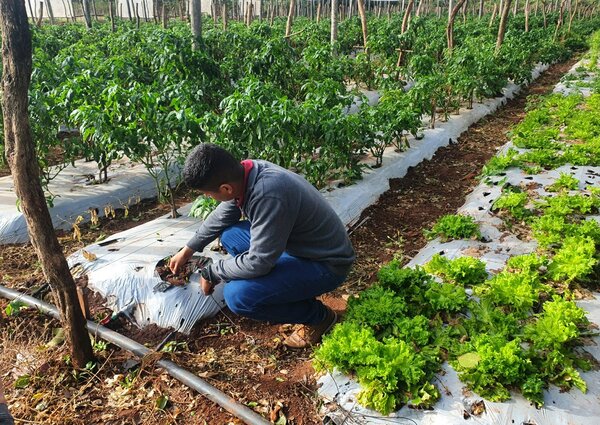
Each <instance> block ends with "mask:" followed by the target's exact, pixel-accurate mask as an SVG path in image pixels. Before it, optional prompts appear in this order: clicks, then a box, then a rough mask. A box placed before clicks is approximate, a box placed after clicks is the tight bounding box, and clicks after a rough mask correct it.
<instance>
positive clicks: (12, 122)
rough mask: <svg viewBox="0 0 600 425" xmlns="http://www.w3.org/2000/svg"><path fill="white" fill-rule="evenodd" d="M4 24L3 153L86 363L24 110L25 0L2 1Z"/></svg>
mask: <svg viewBox="0 0 600 425" xmlns="http://www.w3.org/2000/svg"><path fill="white" fill-rule="evenodd" d="M0 27H1V29H2V31H1V32H2V63H3V78H2V109H3V111H4V142H5V149H6V158H7V160H8V163H9V165H10V169H11V171H12V175H13V180H14V186H15V192H16V194H17V197H18V199H19V200H20V201H21V210H22V211H23V215H24V216H25V221H26V222H27V228H28V232H29V236H30V238H31V243H32V245H33V247H34V249H35V251H36V253H37V255H38V258H39V259H40V263H41V265H42V270H43V271H44V275H45V277H46V279H47V280H48V283H49V284H50V287H51V288H52V292H53V294H54V297H55V300H56V304H57V307H58V311H59V312H60V319H61V324H62V327H63V329H64V331H65V336H66V340H67V341H68V343H69V346H70V349H71V360H72V362H73V365H74V366H75V367H77V368H84V367H85V366H86V364H87V363H88V362H90V361H93V360H94V353H93V351H92V346H91V344H90V337H89V334H88V332H87V329H86V327H85V323H86V322H85V320H84V318H83V314H82V312H81V307H80V306H79V302H78V299H77V292H76V290H75V282H73V277H72V276H71V273H70V272H69V267H68V265H67V261H66V260H65V257H64V255H63V253H62V247H61V246H60V245H59V243H58V239H57V238H56V234H55V233H54V226H53V225H52V219H51V218H50V213H49V212H48V206H47V204H46V198H45V197H44V192H43V190H42V186H41V184H40V176H39V172H40V169H39V166H38V162H37V158H36V153H35V146H34V143H33V139H32V135H31V127H30V125H29V115H28V90H29V83H30V79H31V62H32V59H31V49H32V48H31V33H30V31H29V24H28V22H27V14H26V12H25V2H24V1H23V0H20V1H2V2H0Z"/></svg>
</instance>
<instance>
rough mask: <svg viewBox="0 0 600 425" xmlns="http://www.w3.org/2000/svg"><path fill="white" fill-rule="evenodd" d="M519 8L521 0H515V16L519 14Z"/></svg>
mask: <svg viewBox="0 0 600 425" xmlns="http://www.w3.org/2000/svg"><path fill="white" fill-rule="evenodd" d="M518 9H519V0H515V3H514V8H513V16H517V11H518Z"/></svg>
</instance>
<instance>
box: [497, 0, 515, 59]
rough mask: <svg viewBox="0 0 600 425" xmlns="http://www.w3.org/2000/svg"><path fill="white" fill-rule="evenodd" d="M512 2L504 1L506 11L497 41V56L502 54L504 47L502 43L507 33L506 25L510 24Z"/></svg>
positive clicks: (501, 21) (501, 18)
mask: <svg viewBox="0 0 600 425" xmlns="http://www.w3.org/2000/svg"><path fill="white" fill-rule="evenodd" d="M511 1H512V0H504V9H502V16H501V17H500V27H499V28H498V38H497V39H496V54H498V53H499V52H500V47H502V42H503V41H504V34H505V33H506V24H507V23H508V13H509V12H510V2H511Z"/></svg>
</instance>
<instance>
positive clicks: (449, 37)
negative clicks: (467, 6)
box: [446, 0, 466, 53]
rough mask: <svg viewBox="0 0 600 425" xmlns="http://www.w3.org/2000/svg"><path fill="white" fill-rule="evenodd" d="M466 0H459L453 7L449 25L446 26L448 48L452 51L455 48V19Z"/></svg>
mask: <svg viewBox="0 0 600 425" xmlns="http://www.w3.org/2000/svg"><path fill="white" fill-rule="evenodd" d="M465 1H466V0H458V3H456V6H454V8H453V9H452V12H451V13H450V17H449V18H448V25H447V26H446V39H447V40H448V50H449V52H450V53H452V49H453V48H454V35H453V32H454V31H453V30H454V20H455V19H456V15H457V14H458V12H459V10H460V8H461V7H462V5H463V3H464V2H465Z"/></svg>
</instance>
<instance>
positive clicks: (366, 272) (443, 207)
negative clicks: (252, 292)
mask: <svg viewBox="0 0 600 425" xmlns="http://www.w3.org/2000/svg"><path fill="white" fill-rule="evenodd" d="M566 68H567V69H568V66H567V67H566ZM565 70H566V69H565V65H557V66H553V67H552V68H551V70H550V71H549V72H548V73H546V74H544V75H543V76H542V77H541V79H540V80H539V81H537V82H535V83H533V85H532V87H530V88H529V89H528V91H526V93H525V94H523V95H521V96H520V97H519V98H518V99H517V100H514V101H511V102H509V104H508V105H507V106H506V107H505V108H502V109H501V110H500V111H499V112H498V113H497V114H496V115H494V116H491V117H488V118H486V119H485V120H483V122H481V123H478V124H476V125H474V126H473V127H471V129H470V130H469V131H468V132H467V133H465V134H464V135H463V136H461V137H460V138H459V140H458V141H457V143H458V144H457V145H453V146H448V147H445V148H441V149H440V150H439V151H438V152H437V153H436V155H435V156H434V158H433V159H432V160H431V161H425V162H423V163H422V164H420V165H419V166H417V167H415V168H411V169H410V170H409V171H408V174H407V176H406V177H405V178H403V179H401V180H392V182H391V190H390V191H388V192H386V193H385V194H384V195H383V196H381V198H380V201H379V203H378V204H377V205H374V206H372V207H370V208H369V209H368V210H367V211H365V213H364V215H363V218H366V217H371V218H370V219H368V220H367V221H365V222H364V223H362V224H361V225H360V226H355V227H354V229H353V231H352V234H351V238H352V241H353V244H354V246H355V247H356V249H357V253H358V263H357V265H356V267H355V270H354V271H353V274H352V275H351V277H350V278H349V279H348V282H347V283H346V284H345V285H344V286H343V287H342V288H340V290H338V291H336V292H335V294H332V295H330V296H327V297H325V302H326V303H327V304H329V305H331V306H332V307H334V308H335V309H336V310H338V311H341V310H343V309H344V306H345V299H346V298H347V297H348V295H350V296H351V295H352V294H353V293H355V292H356V291H357V290H359V289H361V288H364V286H365V285H367V284H368V283H369V281H370V280H372V278H373V274H374V273H376V271H377V270H378V268H379V265H380V264H381V263H382V262H383V261H385V260H386V259H390V258H391V257H392V255H393V253H395V252H396V251H397V247H398V244H399V243H400V238H402V239H403V246H404V248H405V253H406V254H407V256H411V255H412V254H413V253H415V252H416V251H417V250H418V249H419V248H420V246H422V244H424V238H423V236H422V234H421V229H423V228H427V227H429V223H431V222H432V221H434V220H435V219H436V217H437V216H439V215H441V214H443V213H447V212H453V211H455V210H456V208H458V207H459V206H460V204H462V203H463V202H464V200H462V199H461V198H462V196H463V194H465V193H466V192H467V191H468V190H469V187H471V186H472V185H473V184H474V176H475V175H477V174H478V173H479V171H480V169H481V167H482V165H483V163H484V162H485V161H486V160H487V158H489V156H491V155H492V153H493V152H494V149H495V147H497V146H499V145H501V144H503V143H504V141H505V138H504V132H505V131H506V130H507V128H508V126H509V125H510V124H511V123H513V122H515V121H518V120H519V119H520V117H521V116H522V109H523V105H524V97H525V95H526V94H527V93H531V91H529V90H534V91H539V90H542V91H543V90H544V89H547V88H548V84H549V81H552V80H553V79H554V81H553V82H552V83H551V86H552V85H553V84H554V83H555V82H556V80H558V77H559V76H560V75H561V73H564V72H565ZM432 200H434V201H435V202H432ZM362 221H363V220H362V219H361V220H359V221H358V223H361V222H362ZM97 232H98V233H100V232H102V230H98V231H97ZM84 235H85V232H84ZM9 250H11V251H12V247H6V249H4V250H3V252H2V256H3V258H4V259H7V260H8V261H7V263H6V264H8V263H14V262H13V261H11V258H17V257H9V256H8V254H9ZM22 261H24V260H23V259H20V260H18V263H21V262H22ZM28 261H31V262H32V263H33V260H31V259H30V260H28ZM7 272H8V273H11V271H9V270H6V271H3V273H7ZM11 284H14V285H18V284H19V282H16V281H14V282H13V281H12V280H11ZM229 318H231V319H232V320H233V321H232V322H230V321H229ZM12 320H14V319H11V321H12ZM54 326H56V322H55V323H54ZM282 331H283V332H284V333H285V332H289V331H288V330H286V329H280V328H279V326H272V325H268V324H261V323H257V322H253V321H250V320H246V319H241V318H237V317H234V316H232V315H231V313H229V312H227V311H226V310H225V312H224V313H223V314H219V315H217V317H215V318H213V319H210V320H207V321H204V322H203V323H202V325H201V326H197V327H196V328H195V329H194V330H193V331H192V333H191V334H190V336H179V337H177V338H176V339H175V342H178V343H183V342H185V341H187V342H188V347H189V352H187V351H186V350H184V349H181V351H176V352H175V353H173V354H170V355H172V356H173V359H174V360H176V361H177V362H178V363H180V364H182V365H184V366H186V367H189V368H190V369H191V370H193V371H194V372H195V373H197V374H199V375H201V376H206V377H207V379H208V380H209V381H210V382H211V383H213V384H214V385H217V386H218V387H219V388H220V389H222V390H224V391H226V392H228V393H229V394H230V395H232V396H233V397H235V398H236V399H238V400H239V401H241V402H244V403H247V404H249V405H251V406H255V407H254V408H255V409H256V410H258V411H260V412H263V413H264V414H265V415H267V416H268V415H269V412H271V411H273V410H275V407H274V406H275V405H276V403H277V402H281V403H282V404H283V406H284V407H283V409H282V411H283V412H284V413H285V414H286V416H287V418H288V420H289V421H290V422H294V423H318V422H319V421H320V420H319V418H318V416H317V414H316V406H317V405H318V401H317V400H315V399H314V398H313V396H312V394H313V392H314V390H315V388H316V386H315V383H314V381H313V378H312V369H311V366H310V361H309V354H310V353H309V352H308V351H301V352H293V353H292V352H289V351H287V350H285V349H284V348H283V347H281V345H280V341H281V338H282V335H281V332H282ZM33 332H34V331H33ZM33 332H32V333H33ZM138 337H139V338H141V339H140V341H141V342H147V343H148V344H149V345H150V346H153V345H156V344H158V342H160V339H162V338H160V337H158V338H157V339H154V340H152V339H148V340H144V339H143V336H142V335H139V336H138ZM146 337H147V335H146ZM122 362H123V356H122V355H118V356H115V357H113V359H112V360H111V361H107V363H106V366H105V368H104V369H103V371H102V373H101V374H100V377H101V380H102V379H104V378H107V379H108V378H112V377H113V375H114V374H117V373H123V372H122V369H121V364H122ZM11 367H12V366H11ZM5 370H6V369H4V368H3V369H2V371H5ZM52 370H54V369H52ZM59 372H60V370H58V371H56V373H57V374H58V373H59ZM284 372H285V373H284ZM148 378H149V376H148V375H147V374H143V376H142V377H141V378H139V380H138V384H139V386H140V387H141V386H142V385H146V390H141V389H137V385H136V388H134V389H133V390H130V393H129V394H123V395H117V394H116V392H115V391H114V389H111V388H108V387H107V386H106V385H104V384H101V383H98V385H97V387H98V391H97V392H89V393H88V394H89V399H88V400H87V402H83V403H80V404H79V406H82V407H85V411H86V412H87V414H86V417H89V418H90V420H89V421H88V423H94V422H93V420H92V418H93V417H100V415H105V417H106V418H113V419H115V418H122V419H123V420H125V418H130V419H133V418H134V417H136V416H138V415H146V414H147V412H148V411H150V412H152V411H153V409H154V402H153V400H154V399H155V398H156V395H155V396H154V397H152V396H148V395H147V391H148V390H147V388H148V386H149V385H150V386H151V387H154V388H159V387H160V388H161V389H162V391H164V392H165V393H166V394H170V395H171V397H170V399H171V401H170V402H169V403H170V405H169V407H168V408H167V412H169V414H172V415H175V414H176V415H177V416H176V417H177V418H178V420H189V421H194V420H195V418H197V417H202V418H210V419H211V421H214V422H218V423H225V422H228V421H231V420H232V418H231V416H230V415H229V414H227V413H225V412H223V411H222V410H220V409H219V408H218V406H215V405H214V404H212V403H210V402H206V401H204V400H202V399H201V398H199V397H197V396H194V397H191V396H190V395H189V392H188V391H186V390H185V389H182V387H181V386H180V385H178V384H174V383H172V382H170V381H168V380H166V379H163V377H161V376H158V377H157V378H155V379H150V380H149V379H148ZM20 391H21V392H20V393H19V395H17V394H16V391H15V390H12V391H10V392H9V401H10V402H11V407H13V411H14V412H15V413H16V414H17V415H19V416H20V417H24V418H32V419H33V418H35V414H33V415H32V414H31V410H26V406H25V405H21V406H18V407H17V406H14V403H13V402H12V400H13V397H17V396H18V397H19V399H20V400H25V398H23V396H24V393H23V392H22V391H23V390H20ZM25 391H27V390H25ZM106 394H114V396H115V397H117V398H115V399H111V400H114V401H111V402H110V403H105V402H104V403H103V405H101V406H99V405H95V404H92V403H91V402H92V401H93V400H95V399H96V398H98V399H100V400H106ZM275 394H277V396H275ZM32 395H33V394H32ZM111 397H112V396H111ZM136 398H137V399H138V400H146V402H142V403H141V404H140V403H137V402H134V399H136ZM51 400H52V399H51ZM117 401H118V403H119V404H120V405H123V406H128V407H125V408H121V409H119V408H116V407H114V406H115V405H116V404H115V403H116V402H117ZM171 403H172V404H171ZM127 409H128V410H127ZM64 412H65V413H64V415H72V416H73V415H74V416H75V417H82V416H81V415H82V414H81V413H72V411H71V410H69V409H67V410H65V411H64ZM175 412H177V413H175ZM190 412H195V415H196V416H190ZM153 414H154V415H157V413H153ZM90 415H91V416H90ZM63 417H64V416H63ZM143 417H147V416H143ZM94 420H96V419H94ZM106 420H109V419H106ZM106 420H105V421H106ZM157 420H158V419H157ZM105 421H104V422H105Z"/></svg>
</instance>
